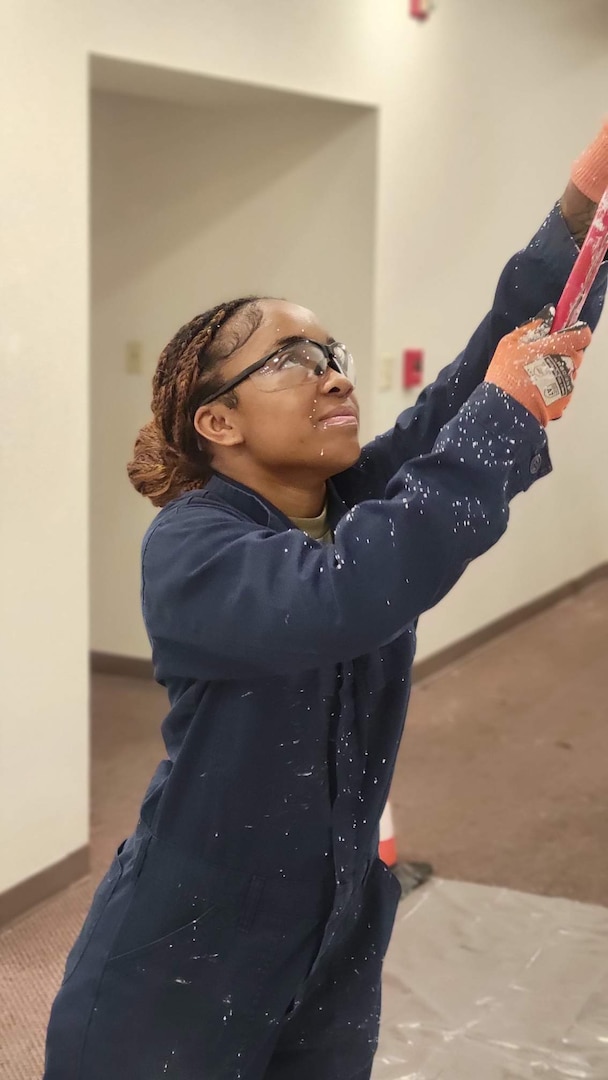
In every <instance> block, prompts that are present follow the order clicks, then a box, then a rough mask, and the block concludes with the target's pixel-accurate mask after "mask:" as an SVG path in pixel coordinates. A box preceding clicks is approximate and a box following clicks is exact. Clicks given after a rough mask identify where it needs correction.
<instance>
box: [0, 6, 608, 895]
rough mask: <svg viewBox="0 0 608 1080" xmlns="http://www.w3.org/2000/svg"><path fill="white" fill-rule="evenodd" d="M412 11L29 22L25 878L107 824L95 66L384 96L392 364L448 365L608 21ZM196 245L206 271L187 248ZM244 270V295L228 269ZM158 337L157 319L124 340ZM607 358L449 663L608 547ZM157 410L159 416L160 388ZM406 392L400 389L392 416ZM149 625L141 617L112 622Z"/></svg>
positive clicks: (553, 158)
mask: <svg viewBox="0 0 608 1080" xmlns="http://www.w3.org/2000/svg"><path fill="white" fill-rule="evenodd" d="M5 7H6V6H5ZM407 8H408V5H407V3H406V2H405V0H383V2H382V4H379V3H378V0H301V2H300V3H297V4H295V3H294V4H289V5H288V4H286V3H285V0H258V3H256V4H251V3H250V0H231V2H230V3H226V2H225V0H172V3H171V4H155V5H151V4H150V3H149V2H148V0H104V2H103V3H102V2H101V0H91V3H90V5H89V16H88V17H89V22H88V25H86V26H85V25H83V24H82V23H81V22H79V12H80V9H81V5H78V4H76V3H75V2H73V0H64V2H63V3H61V4H59V3H58V2H54V3H52V4H49V3H48V2H47V0H22V2H21V3H20V4H13V5H9V6H8V8H6V10H5V11H4V12H3V27H2V34H1V35H0V46H4V48H5V49H6V57H5V58H4V59H3V62H2V65H1V66H0V78H1V79H2V80H3V82H5V83H6V90H7V92H8V93H9V94H10V99H9V100H10V107H9V108H8V109H6V108H4V109H3V112H2V123H3V125H4V127H5V129H6V130H5V131H4V132H3V162H4V167H3V169H2V171H1V173H0V185H1V191H0V206H2V209H3V210H6V211H7V226H6V239H5V244H4V248H3V259H2V261H1V262H0V287H1V289H2V294H3V297H2V312H3V315H2V319H3V322H2V327H1V335H2V337H1V341H2V349H3V368H4V370H5V372H6V374H7V375H8V378H7V380H6V381H7V389H6V392H3V404H4V431H3V444H5V445H3V459H2V468H3V496H4V499H3V515H2V541H3V546H2V574H3V578H2V610H1V613H0V619H1V626H2V630H1V634H2V652H1V655H2V665H3V674H4V682H3V707H2V715H1V718H0V724H1V729H0V737H1V750H2V777H1V780H2V784H1V794H0V807H1V808H2V815H3V822H2V840H3V841H4V839H5V837H6V836H8V837H9V838H14V837H15V836H18V842H16V843H10V844H9V845H8V848H7V854H6V856H5V857H3V859H2V861H1V863H0V888H3V887H8V886H10V885H11V884H13V883H14V882H16V881H18V880H20V879H22V878H24V877H26V876H27V875H28V874H31V873H34V872H35V871H36V870H38V869H40V868H41V867H42V866H44V865H47V864H50V863H52V862H54V861H56V860H57V859H59V858H60V857H61V856H62V855H64V854H67V853H68V852H70V851H72V850H73V849H75V848H76V847H78V846H79V845H80V844H81V843H82V842H83V839H84V837H85V835H86V827H87V826H86V743H87V738H86V732H87V717H86V674H85V672H86V667H85V654H86V647H87V640H86V633H85V611H86V602H87V599H86V584H85V549H86V532H87V526H86V515H85V509H86V476H85V474H86V465H87V450H86V427H87V421H86V417H87V405H86V398H87V394H86V379H87V375H86V372H87V361H86V357H85V333H86V298H85V287H86V261H85V260H86V231H85V230H86V209H85V197H86V185H85V154H86V141H85V57H86V54H87V52H94V53H98V54H105V55H106V56H114V57H120V58H123V59H126V60H137V61H139V62H142V63H147V64H151V65H154V64H156V65H160V66H161V67H163V68H164V69H170V68H175V69H178V70H181V71H190V72H195V73H196V72H204V73H206V74H207V75H220V76H223V77H227V78H235V79H240V80H243V81H248V80H249V81H251V82H254V83H259V84H267V85H271V86H275V87H279V88H283V89H292V90H298V91H302V92H303V93H306V94H316V95H321V96H323V95H327V96H330V97H332V96H333V97H335V98H337V99H341V100H343V101H346V102H351V103H352V102H358V103H363V104H367V105H372V106H377V107H378V108H379V110H380V139H379V153H378V199H377V213H378V217H377V222H378V245H377V254H376V259H375V262H374V265H373V267H372V268H371V270H370V273H372V274H373V276H374V279H375V305H374V310H373V312H372V316H373V319H374V326H375V341H374V348H373V356H372V359H373V361H374V362H375V361H376V359H377V357H378V356H379V355H380V354H381V353H383V352H387V351H388V352H393V353H394V352H396V351H397V350H399V349H400V348H401V347H402V346H404V345H406V344H408V343H415V344H421V345H423V346H424V347H426V349H427V354H428V371H427V374H428V376H429V377H431V376H432V375H433V373H434V372H435V371H436V370H437V368H438V367H439V366H440V364H441V363H442V362H443V361H444V360H446V359H449V358H450V357H451V356H452V355H453V354H454V353H455V351H456V350H457V349H458V347H459V346H460V345H461V344H462V343H463V342H464V340H466V337H467V336H468V333H469V331H470V329H471V328H472V327H473V325H474V323H475V322H476V320H477V319H478V318H479V317H480V316H481V315H482V313H483V310H484V308H485V306H486V305H487V303H488V302H489V299H490V296H491V292H492V287H493V283H494V281H495V278H496V275H497V273H498V271H499V269H500V265H501V262H502V261H503V259H504V258H505V257H506V256H507V255H508V254H509V253H510V251H512V250H513V249H514V248H515V247H517V246H519V245H520V244H521V243H522V242H524V241H525V240H526V238H527V237H528V235H529V234H530V233H531V232H532V231H533V229H534V228H535V226H536V224H537V223H538V221H539V220H540V219H541V217H542V216H543V214H544V212H545V210H546V209H547V208H548V206H549V205H550V204H551V202H552V201H553V199H554V198H555V197H556V196H557V195H558V194H559V191H560V189H561V187H562V185H563V182H564V179H565V177H566V174H567V170H568V166H569V162H570V159H571V157H572V155H573V153H574V152H576V151H577V150H578V148H579V147H580V146H581V145H582V144H583V143H584V141H585V140H586V139H587V137H588V136H590V135H591V134H592V132H593V130H594V128H595V126H596V124H597V122H598V121H599V119H600V117H601V115H602V113H603V112H604V111H605V109H606V80H605V72H606V60H607V58H608V8H607V7H606V4H605V3H603V2H599V0H577V3H576V4H573V3H571V0H537V2H536V3H534V4H530V3H529V0H512V2H511V3H510V4H509V5H508V10H507V9H506V6H505V5H504V4H498V3H488V2H487V0H444V2H443V3H441V4H440V5H439V7H438V10H437V12H436V14H435V15H434V16H433V17H432V19H431V20H430V21H429V23H428V24H426V25H417V24H415V23H414V22H412V21H410V20H409V19H408V17H407ZM3 89H4V88H3ZM4 100H6V99H4ZM180 242H181V243H182V245H183V250H184V254H185V256H186V257H189V254H188V250H187V249H188V237H187V235H182V237H181V241H180ZM132 254H133V253H132V252H129V251H126V252H125V258H126V259H131V257H132ZM177 256H178V253H177V252H173V255H172V256H171V257H172V259H174V260H176V259H177ZM174 265H175V264H174ZM235 267H236V263H235ZM235 273H236V270H235ZM152 276H153V275H152ZM224 280H225V282H226V285H228V284H230V285H231V287H230V289H229V291H230V292H232V291H233V287H232V282H233V281H234V283H236V279H233V278H231V277H230V275H229V273H228V268H226V277H225V279H224ZM292 280H293V279H290V281H289V283H288V284H291V283H292ZM172 304H173V301H172ZM188 310H189V309H188ZM172 311H173V307H172ZM175 311H176V314H177V307H176V308H175ZM186 313H188V312H186ZM161 315H162V312H153V313H150V312H148V311H141V312H140V314H139V325H140V326H141V327H142V329H141V334H142V336H143V335H144V330H145V333H146V334H148V333H149V332H150V331H149V329H148V328H149V326H150V320H151V319H152V318H153V319H154V325H155V329H154V334H155V335H156V334H158V336H160V334H161V329H164V328H161V326H160V324H159V322H157V321H156V320H159V319H160V317H161ZM135 327H136V320H135V318H134V315H133V314H131V316H130V319H129V323H128V325H126V324H125V325H124V326H119V327H118V328H117V329H116V340H117V342H118V341H122V340H123V339H124V335H125V333H126V332H127V331H128V334H129V336H131V334H132V332H133V330H134V329H135ZM138 332H139V331H138ZM607 345H608V339H607V331H606V327H605V326H604V328H603V330H602V331H601V333H600V334H598V337H597V342H596V345H595V347H594V350H593V353H592V354H591V355H590V356H589V358H588V362H587V364H586V369H587V370H586V371H585V375H584V377H583V378H582V379H581V382H580V384H579V388H578V389H577V394H576V399H575V402H574V404H573V406H572V409H571V412H570V415H569V416H568V417H567V419H566V420H564V421H563V422H562V423H561V424H560V425H559V426H556V430H553V429H552V431H551V441H552V445H553V447H554V458H555V463H556V466H557V470H556V474H555V476H554V477H553V478H552V479H551V480H549V481H545V482H544V483H543V484H542V485H539V486H538V487H537V488H536V489H534V490H533V492H531V493H530V495H529V496H527V497H526V498H525V499H522V500H520V501H519V504H518V505H517V506H516V509H515V512H514V519H513V525H512V528H511V531H510V534H509V535H508V537H507V538H506V539H505V540H504V542H503V543H501V545H500V547H499V548H498V549H497V550H496V551H495V552H494V553H492V554H491V555H490V556H488V557H487V558H486V559H485V560H482V562H481V563H480V564H478V565H477V566H476V567H474V568H472V570H471V571H470V572H469V574H468V576H467V579H466V580H465V581H464V582H463V583H462V584H461V586H459V589H458V590H457V591H456V592H455V593H454V594H453V596H452V597H450V598H449V599H448V601H447V602H446V603H444V604H443V605H442V606H441V608H439V609H438V610H437V612H435V613H433V614H432V615H430V616H429V617H428V618H427V619H425V620H424V621H423V627H422V642H421V644H422V650H423V653H424V652H427V653H428V652H430V651H434V650H435V649H437V648H439V647H440V646H441V645H443V644H446V643H448V642H450V641H453V640H455V639H457V638H458V637H460V636H462V635H463V634H465V633H468V632H469V631H470V630H472V629H475V628H477V627H479V626H480V625H482V624H483V623H484V622H486V621H488V620H489V619H493V618H496V617H497V616H499V615H500V614H502V613H504V612H505V611H507V610H509V609H511V608H513V607H516V606H518V605H520V604H521V603H523V602H525V601H526V600H528V599H531V598H532V597H533V596H536V595H538V594H539V593H541V592H544V591H547V590H548V589H551V588H554V587H555V586H557V585H559V584H561V583H562V582H564V581H566V580H568V579H570V578H572V577H573V576H575V575H576V574H578V573H581V572H583V571H584V570H586V569H587V568H589V567H591V566H592V565H594V564H596V563H598V562H600V561H603V560H605V559H606V557H607V553H608V509H607V505H606V502H607V495H606V486H605V482H604V465H603V460H602V455H603V451H601V450H600V445H599V435H600V433H602V432H603V430H604V427H605V424H604V418H603V403H604V402H605V400H606V397H607V393H608V365H607V364H606V363H605V362H604V361H605V359H606V355H605V354H606V351H607ZM146 346H147V348H148V342H147V339H146ZM151 346H152V341H151V340H150V342H149V347H150V348H151ZM133 398H134V400H133V407H134V410H138V409H139V408H140V407H141V403H140V398H139V395H138V394H136V392H135V388H134V389H133ZM405 400H406V399H405V398H404V396H403V395H402V394H401V393H400V392H397V391H395V392H393V393H390V392H388V393H383V394H381V393H379V392H377V393H374V394H373V396H372V401H371V402H370V407H371V409H372V415H373V424H374V426H375V427H376V428H380V427H383V426H385V425H386V424H387V423H388V422H389V421H390V420H391V419H392V417H393V416H394V414H395V413H396V412H397V411H398V410H399V408H400V407H401V406H402V405H403V404H404V401H405ZM603 456H604V457H605V455H603ZM121 498H122V496H121ZM125 498H126V494H125ZM135 498H136V497H135V496H133V499H135ZM133 505H134V506H135V503H134V504H133ZM129 513H130V511H129ZM137 515H140V518H139V524H143V517H144V516H145V515H144V511H143V510H142V509H141V508H139V509H137V510H135V509H134V511H133V516H134V521H135V519H136V518H137ZM134 531H135V530H134ZM137 542H138V538H137V539H136V538H135V537H133V536H130V537H129V539H128V543H129V544H130V545H133V544H136V543H137ZM123 580H125V579H124V578H123ZM130 589H131V592H130V596H129V597H128V599H127V602H128V604H129V616H128V617H129V619H130V620H134V619H135V615H134V609H133V603H134V596H133V590H132V586H130ZM124 617H125V616H124V611H123V608H122V607H119V608H117V610H116V612H115V613H114V614H113V615H111V616H108V615H107V614H106V616H105V619H106V623H108V622H109V623H110V624H111V622H112V619H113V620H114V622H115V625H118V624H120V623H121V621H122V620H123V619H124ZM133 625H134V624H133ZM104 634H105V631H104ZM106 642H107V643H106ZM104 643H106V644H105V647H109V645H110V641H109V638H108V639H106V638H104Z"/></svg>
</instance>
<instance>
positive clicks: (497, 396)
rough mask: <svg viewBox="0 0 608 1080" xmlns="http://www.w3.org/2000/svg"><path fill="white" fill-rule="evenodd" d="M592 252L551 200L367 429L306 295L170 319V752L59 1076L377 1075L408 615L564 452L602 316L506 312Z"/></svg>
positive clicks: (103, 901) (72, 968)
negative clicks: (537, 224) (391, 415)
mask: <svg viewBox="0 0 608 1080" xmlns="http://www.w3.org/2000/svg"><path fill="white" fill-rule="evenodd" d="M570 195H571V197H573V198H574V203H572V202H570V204H569V205H570V207H572V206H574V207H575V209H576V208H577V207H578V209H579V210H580V209H581V206H582V207H583V209H584V208H585V206H586V202H588V200H587V201H585V203H581V201H580V199H579V201H578V202H577V195H576V192H575V193H574V196H572V191H570ZM567 202H568V200H567V199H564V203H563V208H564V213H565V210H566V203H567ZM587 209H588V207H587ZM572 220H573V219H572ZM575 256H576V245H575V243H574V242H573V239H572V236H571V234H570V232H569V231H568V228H567V226H566V224H565V221H564V217H563V215H562V211H561V210H560V208H559V207H556V208H555V210H554V211H553V212H552V214H551V215H550V216H549V218H548V219H547V221H546V222H545V224H544V225H543V227H542V228H541V230H540V231H539V233H538V234H537V236H536V237H535V238H534V240H533V241H532V243H531V244H530V245H529V247H528V248H527V249H525V250H524V251H523V252H521V253H520V254H519V255H518V256H516V257H515V258H514V259H512V260H511V261H510V263H509V264H508V265H507V267H506V269H505V271H504V272H503V275H502V277H501V280H500V283H499V286H498V291H497V294H496V299H495V301H494V306H493V308H492V310H491V312H490V314H489V315H488V316H487V317H486V319H484V321H483V323H482V324H481V326H480V327H479V329H478V330H477V331H476V333H475V334H474V335H473V337H472V339H471V341H470V342H469V344H468V346H467V348H466V349H465V350H464V352H463V353H462V354H461V355H460V356H459V357H458V359H457V360H456V361H454V363H453V364H452V365H451V366H450V367H448V368H446V369H445V370H444V371H443V372H442V373H441V374H440V376H439V377H438V379H437V380H436V382H435V383H434V384H433V385H432V386H431V387H429V388H428V389H427V390H425V391H424V393H423V394H422V395H421V397H420V398H419V399H418V401H417V403H416V405H415V406H414V407H413V408H412V409H410V410H408V411H406V412H405V413H403V414H402V415H401V416H400V417H399V419H398V420H397V423H396V425H395V427H394V429H393V430H392V431H390V432H389V433H387V434H386V435H384V436H382V437H380V438H378V439H376V440H374V441H373V442H372V443H371V444H370V445H369V446H366V447H365V448H364V450H363V451H361V449H360V445H359V440H358V406H357V400H356V396H355V393H354V368H353V361H352V359H351V357H350V355H349V352H348V349H347V348H346V346H344V345H342V344H339V343H337V342H336V341H335V340H334V339H333V338H332V337H331V336H330V334H329V333H328V330H327V328H326V327H325V326H323V325H321V324H320V323H319V322H318V320H317V319H316V317H315V316H314V315H313V314H312V313H311V312H310V311H307V310H305V309H303V308H300V307H297V306H295V305H292V304H289V303H286V302H284V301H279V300H272V299H252V298H245V299H242V300H235V301H233V302H231V303H228V304H224V305H221V306H219V307H216V308H214V309H213V310H212V311H209V312H206V313H205V314H204V315H200V316H198V317H197V318H195V319H193V320H192V321H191V322H190V323H188V324H187V325H186V326H184V327H182V329H181V330H180V331H179V332H178V334H177V335H176V336H175V337H174V339H173V340H172V341H171V342H170V344H169V345H168V346H167V348H166V349H165V351H164V353H163V354H162V356H161V359H160V361H159V365H158V368H157V371H156V375H155V378H154V389H153V400H152V412H153V419H152V420H151V422H150V423H149V424H147V425H146V427H145V428H144V429H143V430H142V431H141V432H140V435H139V437H138V440H137V443H136V447H135V455H134V458H133V461H132V462H131V463H130V466H129V475H130V478H131V481H132V483H133V484H134V486H135V487H136V488H137V490H138V491H140V492H141V493H143V494H144V495H146V496H148V497H149V498H150V499H152V501H153V502H154V504H155V505H157V506H160V507H162V509H161V511H160V513H159V514H158V516H157V517H156V519H155V521H154V522H153V524H152V525H151V527H150V529H149V530H148V532H147V535H146V537H145V540H144V544H143V558H142V562H143V579H142V580H143V585H142V603H143V612H144V618H145V621H146V626H147V629H148V633H149V636H150V640H151V644H152V648H153V655H154V664H155V672H156V677H157V679H158V680H159V681H160V682H161V683H162V684H163V685H164V686H166V688H167V691H168V695H169V699H170V705H171V709H170V712H169V714H168V716H167V718H166V720H165V721H164V724H163V737H164V739H165V744H166V749H167V758H166V760H165V761H163V762H162V763H161V764H160V765H159V767H158V769H157V772H156V774H155V776H154V778H153V780H152V782H151V784H150V787H149V789H148V792H147V794H146V796H145V799H144V802H143V806H142V810H141V819H140V821H139V823H138V826H137V829H136V831H135V833H134V834H133V835H132V836H131V837H129V838H128V839H127V840H126V841H125V842H124V843H123V844H122V845H121V847H120V848H119V850H118V853H117V855H116V858H115V859H114V861H113V863H112V866H111V867H110V870H109V873H108V875H107V876H106V878H105V879H104V880H103V881H102V883H101V885H100V886H99V889H98V891H97V894H96V896H95V899H94V901H93V905H92V908H91V911H90V913H89V916H88V918H87V921H86V923H85V926H84V927H83V930H82V932H81V935H80V937H79V939H78V941H77V942H76V944H75V946H74V948H73V950H72V952H71V954H70V956H69V958H68V963H67V967H66V973H65V978H64V982H63V985H62V988H61V990H60V993H59V995H58V997H57V999H56V1002H55V1005H54V1007H53V1013H52V1017H51V1023H50V1027H49V1034H48V1045H47V1067H46V1073H45V1076H46V1080H77V1078H78V1080H153V1078H156V1077H159V1078H162V1077H165V1076H166V1077H169V1078H171V1077H175V1078H179V1080H195V1078H196V1080H220V1078H222V1080H223V1078H226V1080H227V1078H230V1080H233V1078H237V1077H240V1078H242V1080H261V1078H265V1080H311V1078H313V1077H314V1078H315V1080H363V1078H366V1077H369V1075H370V1071H371V1067H372V1059H373V1056H374V1052H375V1049H376V1044H377V1033H378V1022H379V1013H380V976H381V967H382V961H383V957H384V954H385V951H386V948H387V945H388V941H389V937H390V933H391V929H392V925H393V920H394V915H395V910H396V906H397V902H398V899H399V892H400V890H399V885H398V883H397V881H396V879H395V878H394V877H393V876H392V874H391V873H390V871H389V870H388V869H387V868H386V867H385V866H384V864H383V863H381V862H380V861H379V860H378V858H377V857H376V853H377V845H378V824H379V820H380V816H381V813H382V809H383V807H384V804H385V801H386V798H387V795H388V790H389V786H390V781H391V776H392V772H393V766H394V763H395V757H396V754H397V749H398V746H399V741H400V737H401V733H402V728H403V722H404V716H405V712H406V708H407V701H408V694H409V686H410V672H411V666H412V661H413V656H414V649H415V629H416V622H417V619H418V616H419V615H420V614H421V613H422V612H424V611H426V610H427V609H429V608H430V607H432V606H433V605H434V604H436V603H437V601H438V600H440V599H441V597H442V596H444V595H445V594H446V593H447V592H448V591H449V589H450V588H451V587H452V585H454V583H455V582H456V581H457V580H458V579H459V577H460V576H461V574H462V573H463V571H464V569H465V567H466V566H467V564H468V563H469V562H471V560H472V559H474V558H476V557H477V556H478V555H481V554H482V553H483V552H484V551H487V550H488V549H489V548H490V547H491V546H492V545H493V544H494V543H495V542H496V541H497V540H498V539H499V537H500V536H501V535H502V534H503V532H504V530H505V528H506V525H507V520H508V513H509V503H510V500H511V499H512V498H513V497H514V496H515V495H516V494H517V493H518V492H520V491H524V490H526V489H527V488H528V487H529V486H530V485H531V484H532V483H533V482H535V481H536V480H537V479H539V478H540V477H542V476H544V475H546V474H547V473H548V472H549V470H550V463H549V459H548V454H547V443H546V436H545V432H544V425H545V424H546V423H547V421H548V420H549V419H553V418H557V417H558V416H559V415H561V413H562V412H563V409H564V408H565V406H566V405H567V403H568V401H569V399H570V396H571V393H572V389H573V379H574V376H575V375H576V370H577V368H578V366H579V364H580V362H581V359H582V355H583V350H584V349H585V348H586V347H587V345H588V344H589V342H590V339H591V332H590V330H589V328H588V326H586V325H584V324H582V323H581V324H578V325H577V327H575V328H572V329H569V330H567V331H564V332H562V333H560V334H555V335H552V334H550V323H551V312H550V311H545V312H543V313H542V314H541V316H540V317H539V318H537V319H536V320H535V321H533V322H532V323H529V324H528V325H527V326H525V327H523V328H520V329H517V330H513V327H515V326H517V325H518V324H520V323H522V322H523V321H524V320H526V319H529V318H530V316H531V315H533V313H534V312H535V311H538V310H539V308H541V307H542V306H543V304H546V303H547V301H555V300H557V298H558V295H559V293H560V291H561V287H562V286H563V284H564V282H565V280H566V277H567V275H568V273H569V271H570V268H571V266H572V264H573V261H574V258H575ZM605 277H606V275H605V273H604V274H603V277H602V280H601V281H600V282H598V283H597V284H596V286H595V288H594V291H593V294H592V296H591V298H590V300H589V302H588V304H587V308H586V312H585V314H586V318H587V321H588V323H590V324H591V325H595V323H596V322H597V319H598V317H599V313H600V310H601V306H602V302H603V296H604V291H605ZM533 380H536V382H535V381H533Z"/></svg>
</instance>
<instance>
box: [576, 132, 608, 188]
mask: <svg viewBox="0 0 608 1080" xmlns="http://www.w3.org/2000/svg"><path fill="white" fill-rule="evenodd" d="M570 179H571V180H572V183H573V184H574V185H575V187H577V188H578V190H579V191H582V193H583V195H586V196H587V198H588V199H591V201H592V202H594V203H598V202H599V201H600V199H601V197H602V195H603V194H604V192H605V190H606V188H607V187H608V117H607V118H606V120H605V121H604V126H603V128H602V130H601V131H600V133H599V135H597V136H596V138H595V139H594V140H593V142H592V143H590V144H589V146H588V147H587V149H586V150H585V151H584V152H583V153H582V154H581V156H580V157H579V158H577V160H576V161H575V162H574V165H573V166H572V172H571V174H570Z"/></svg>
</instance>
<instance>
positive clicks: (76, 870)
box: [0, 844, 90, 928]
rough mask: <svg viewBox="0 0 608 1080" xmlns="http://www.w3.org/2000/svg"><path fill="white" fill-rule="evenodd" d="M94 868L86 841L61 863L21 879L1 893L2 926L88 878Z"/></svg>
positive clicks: (0, 915) (0, 913)
mask: <svg viewBox="0 0 608 1080" xmlns="http://www.w3.org/2000/svg"><path fill="white" fill-rule="evenodd" d="M89 869H90V847H89V845H88V844H86V846H85V847H81V848H79V849H78V851H73V852H72V854H71V855H67V856H66V858H65V859H62V860H61V862H58V863H54V864H53V866H47V867H46V869H45V870H41V871H40V873H39V874H34V875H33V877H30V878H27V879H26V881H21V882H19V884H18V885H14V886H13V888H12V889H7V891H6V892H3V893H0V928H1V927H3V926H6V924H7V923H9V922H12V921H13V919H17V918H18V917H19V916H21V915H24V914H25V913H26V912H27V911H29V910H30V908H33V907H35V906H36V905H37V904H41V903H42V901H43V900H48V899H49V898H50V897H51V896H54V895H55V893H59V892H61V891H62V890H63V889H66V888H67V886H68V885H73V884H74V882H75V881H79V880H80V878H83V877H86V875H87V874H88V873H89Z"/></svg>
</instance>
